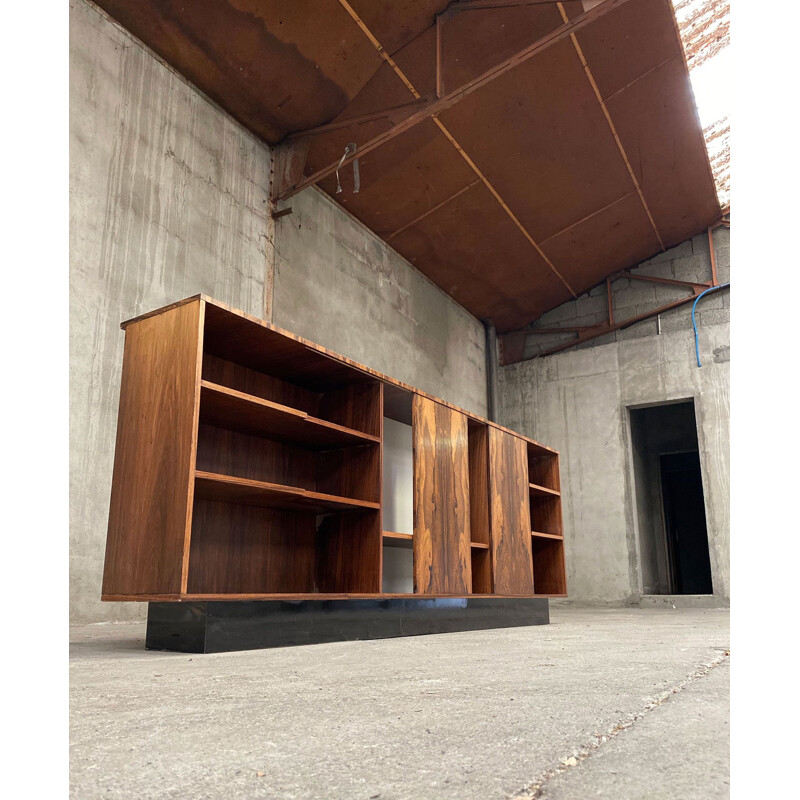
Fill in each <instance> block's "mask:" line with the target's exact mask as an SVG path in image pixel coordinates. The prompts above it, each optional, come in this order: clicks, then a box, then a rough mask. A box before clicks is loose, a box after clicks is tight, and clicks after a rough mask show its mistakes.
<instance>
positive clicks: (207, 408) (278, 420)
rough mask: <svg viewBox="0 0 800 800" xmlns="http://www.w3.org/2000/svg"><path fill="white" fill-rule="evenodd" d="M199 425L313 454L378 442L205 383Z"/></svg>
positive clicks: (268, 401) (293, 411)
mask: <svg viewBox="0 0 800 800" xmlns="http://www.w3.org/2000/svg"><path fill="white" fill-rule="evenodd" d="M200 423H201V424H205V425H212V426H214V427H217V428H225V429H226V430H231V431H238V432H240V433H248V434H251V435H254V436H262V437H265V438H268V439H274V440H275V441H279V442H294V443H296V444H300V445H302V446H303V447H306V448H310V449H313V450H327V449H333V448H337V447H347V446H350V445H361V444H365V443H370V442H373V443H374V442H380V437H379V436H373V435H371V434H368V433H362V432H361V431H357V430H353V429H352V428H346V427H344V426H343V425H337V424H335V423H333V422H328V421H326V420H323V419H318V418H316V417H312V416H310V415H309V414H307V413H306V412H305V411H299V410H297V409H294V408H290V407H288V406H284V405H281V404H279V403H274V402H271V401H270V400H264V399H263V398H261V397H256V396H255V395H250V394H246V393H244V392H240V391H237V390H236V389H230V388H228V387H227V386H220V385H218V384H216V383H211V382H210V381H205V380H204V381H202V383H201V391H200Z"/></svg>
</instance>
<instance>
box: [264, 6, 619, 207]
mask: <svg viewBox="0 0 800 800" xmlns="http://www.w3.org/2000/svg"><path fill="white" fill-rule="evenodd" d="M629 1H630V0H603V2H602V3H600V4H599V5H597V6H595V7H594V8H592V9H590V10H589V11H586V12H584V13H583V14H579V15H578V16H577V17H575V18H574V19H573V20H571V21H570V22H567V23H565V24H564V25H561V26H560V27H558V28H556V29H555V30H554V31H551V32H550V33H549V34H547V35H546V36H543V37H542V38H541V39H539V40H538V41H536V42H534V43H533V44H532V45H529V46H528V47H526V48H525V49H524V50H521V51H520V52H519V53H516V54H515V55H513V56H511V57H510V58H507V59H505V60H504V61H502V62H501V63H500V64H498V65H497V66H496V67H492V69H490V70H487V71H486V72H484V73H483V75H480V76H479V77H477V78H475V79H474V80H472V81H469V82H468V83H466V84H464V86H462V87H460V88H459V89H456V90H455V91H453V92H449V93H448V94H446V95H444V96H443V97H441V98H439V99H438V100H435V101H433V102H432V103H430V104H429V105H426V106H425V107H424V108H423V109H422V110H420V111H417V112H416V113H414V114H411V115H410V116H408V117H407V118H406V119H404V120H403V121H402V122H399V123H397V124H396V125H393V126H392V127H391V128H389V130H387V131H385V132H384V133H382V134H379V135H378V136H376V137H374V138H373V139H370V140H369V141H368V142H366V143H365V144H363V145H361V146H360V147H359V148H358V149H357V151H356V152H355V153H353V154H351V155H349V156H348V157H347V158H346V159H345V160H344V162H341V163H340V162H339V161H335V162H333V163H331V164H329V165H328V166H326V167H323V168H322V169H319V170H317V171H316V172H314V173H313V174H311V175H309V176H308V177H306V178H303V179H302V180H300V181H298V182H296V183H294V184H293V185H291V186H289V187H288V188H286V189H285V190H284V191H283V192H281V194H280V195H279V197H278V199H279V200H288V199H289V198H290V197H293V196H294V195H296V194H297V193H298V192H301V191H302V190H303V189H305V188H307V187H308V186H313V185H314V184H316V183H319V182H320V181H321V180H323V179H324V178H327V177H328V176H329V175H332V174H333V173H334V172H335V171H336V169H337V168H341V167H343V166H346V165H347V164H349V163H351V162H352V161H354V160H355V159H356V158H363V157H364V156H365V155H366V154H367V153H371V152H372V151H373V150H377V149H378V148H379V147H382V146H383V145H384V144H386V143H387V142H390V141H391V140H392V139H394V138H396V137H397V136H400V134H402V133H405V132H406V131H407V130H410V129H411V128H413V127H414V126H415V125H419V124H420V123H421V122H424V121H425V120H428V119H431V118H432V117H436V116H437V115H438V114H441V113H442V112H443V111H446V110H447V109H448V108H451V107H452V106H454V105H455V104H456V103H458V102H459V101H460V100H463V99H464V98H465V97H467V96H468V95H470V94H472V93H473V92H475V91H477V90H478V89H481V88H483V87H484V86H486V85H487V84H489V83H491V82H492V81H493V80H495V79H496V78H499V77H500V76H501V75H504V74H505V73H506V72H508V71H509V70H512V69H514V67H517V66H519V65H520V64H523V63H525V62H526V61H528V59H530V58H533V56H535V55H538V54H539V53H541V52H543V51H544V50H546V49H547V48H548V47H550V46H551V45H553V44H555V43H556V42H560V41H562V40H563V39H565V38H567V37H568V36H570V35H571V34H572V33H574V32H575V31H578V30H580V29H581V28H584V27H586V26H587V25H589V24H591V23H592V22H594V21H595V20H596V19H599V18H600V17H603V16H605V15H606V14H608V13H609V12H611V11H614V10H615V9H617V8H619V7H620V6H621V5H623V4H624V3H627V2H629ZM339 2H340V3H341V4H342V5H343V6H344V7H345V8H346V9H348V13H349V14H350V15H351V16H353V18H354V19H355V20H356V21H357V23H358V24H359V27H360V28H361V29H362V30H363V31H364V32H365V34H366V35H367V36H368V38H369V39H370V41H372V43H373V45H375V47H376V49H378V52H379V53H380V54H381V57H382V58H383V59H384V60H385V61H387V63H389V64H390V65H392V64H394V67H396V69H395V72H397V74H398V75H399V76H401V79H402V78H405V76H404V75H402V70H400V69H399V67H397V65H396V64H395V63H394V60H393V59H392V57H391V56H390V55H389V54H388V53H387V52H386V51H385V50H384V49H383V47H382V46H381V45H380V43H379V42H378V41H377V39H375V37H374V36H373V35H372V33H371V32H370V31H369V29H368V28H367V27H366V25H364V23H363V22H362V21H361V20H360V19H357V15H355V12H354V11H353V10H352V8H351V7H350V6H349V4H348V3H346V0H339ZM404 83H406V86H407V87H408V88H409V90H410V91H411V92H412V93H413V94H414V96H415V98H416V99H419V97H420V95H419V93H418V92H417V91H416V89H414V87H413V85H411V84H410V82H409V81H408V78H405V81H404Z"/></svg>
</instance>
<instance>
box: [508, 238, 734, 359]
mask: <svg viewBox="0 0 800 800" xmlns="http://www.w3.org/2000/svg"><path fill="white" fill-rule="evenodd" d="M713 235H714V251H715V254H716V259H717V278H718V280H719V282H720V283H727V282H728V281H729V280H730V231H729V230H728V229H727V228H718V229H717V230H715V231H714V234H713ZM630 271H631V272H632V273H634V274H640V275H650V276H653V277H656V278H672V279H675V280H680V281H694V282H696V283H703V282H706V281H710V280H711V260H710V256H709V249H708V236H707V235H706V234H705V233H702V234H699V235H698V236H695V237H693V238H692V239H689V240H687V241H685V242H682V243H681V244H679V245H677V246H676V247H673V248H671V249H670V250H667V251H666V252H664V253H659V254H658V255H657V256H655V257H654V258H651V259H649V260H648V261H645V262H643V263H642V264H639V265H638V266H637V267H635V268H634V269H632V270H630ZM611 289H612V292H613V301H614V318H615V319H616V320H618V321H620V322H623V321H624V320H626V319H631V318H633V317H635V316H637V315H639V314H643V313H645V312H646V311H650V310H651V309H653V308H655V307H657V306H660V305H666V304H667V303H671V302H673V301H675V300H679V299H680V298H681V297H686V296H687V294H690V292H689V291H688V290H686V289H682V288H680V287H678V286H669V285H666V284H657V283H648V282H645V281H640V280H632V279H630V278H617V279H616V280H615V281H613V283H612V284H611ZM728 295H729V290H727V289H723V290H720V291H719V292H715V293H713V294H711V295H708V296H707V297H704V298H703V299H702V300H701V301H700V304H699V305H698V307H697V318H698V324H704V323H705V324H711V323H712V322H715V323H725V322H728V321H729V318H730V317H729V314H728V311H727V309H728V308H729V304H730V303H729V296H728ZM687 309H689V313H687ZM690 312H691V305H686V306H679V307H678V308H676V309H672V310H671V311H667V312H665V313H663V314H662V315H661V330H662V331H663V332H666V331H671V330H686V329H687V327H688V328H689V329H691V327H692V320H691V313H690ZM607 319H608V294H607V292H606V285H605V283H602V284H600V285H599V286H595V287H594V288H593V289H591V290H590V291H588V292H586V293H584V294H582V295H581V296H580V297H578V298H577V299H576V300H571V301H569V302H568V303H563V304H562V305H560V306H558V307H557V308H554V309H553V310H552V311H548V312H547V313H546V314H543V315H542V316H541V317H539V319H538V320H536V322H535V323H534V325H533V327H534V328H562V327H575V326H579V325H597V324H598V323H600V322H605V321H606V320H607ZM657 331H658V322H657V320H656V318H655V317H653V318H651V319H646V320H643V321H642V322H637V323H636V324H634V325H631V326H630V327H629V328H623V329H622V330H619V331H614V332H612V333H608V334H605V335H604V336H601V337H598V338H597V339H592V340H590V341H588V342H584V343H583V344H582V345H578V346H577V348H579V349H584V348H587V349H591V348H594V347H599V346H601V345H605V344H609V343H610V342H622V341H627V340H628V339H639V338H642V337H646V336H654V335H656V333H657ZM573 338H574V334H570V333H563V334H559V333H555V334H534V335H529V336H528V337H527V340H526V342H525V349H524V351H523V355H524V357H525V358H531V357H533V356H536V355H538V354H539V353H542V352H544V351H545V350H549V349H550V348H552V347H556V346H558V345H560V344H563V343H566V342H568V341H570V340H571V339H573Z"/></svg>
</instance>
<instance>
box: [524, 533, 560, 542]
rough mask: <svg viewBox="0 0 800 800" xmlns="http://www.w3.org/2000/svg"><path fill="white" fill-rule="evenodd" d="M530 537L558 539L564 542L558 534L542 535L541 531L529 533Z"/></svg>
mask: <svg viewBox="0 0 800 800" xmlns="http://www.w3.org/2000/svg"><path fill="white" fill-rule="evenodd" d="M531 536H538V537H539V538H540V539H558V540H559V541H560V542H563V541H564V537H563V536H562V535H561V534H559V533H542V532H541V531H531Z"/></svg>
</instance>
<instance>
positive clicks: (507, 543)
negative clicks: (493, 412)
mask: <svg viewBox="0 0 800 800" xmlns="http://www.w3.org/2000/svg"><path fill="white" fill-rule="evenodd" d="M489 492H490V495H491V530H492V536H491V549H492V568H493V570H494V591H495V594H533V562H532V558H531V514H530V496H529V491H528V452H527V446H526V444H525V442H524V441H523V440H522V439H518V438H517V437H516V436H512V435H511V434H509V433H505V432H504V431H500V430H498V429H497V428H493V427H490V428H489Z"/></svg>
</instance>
